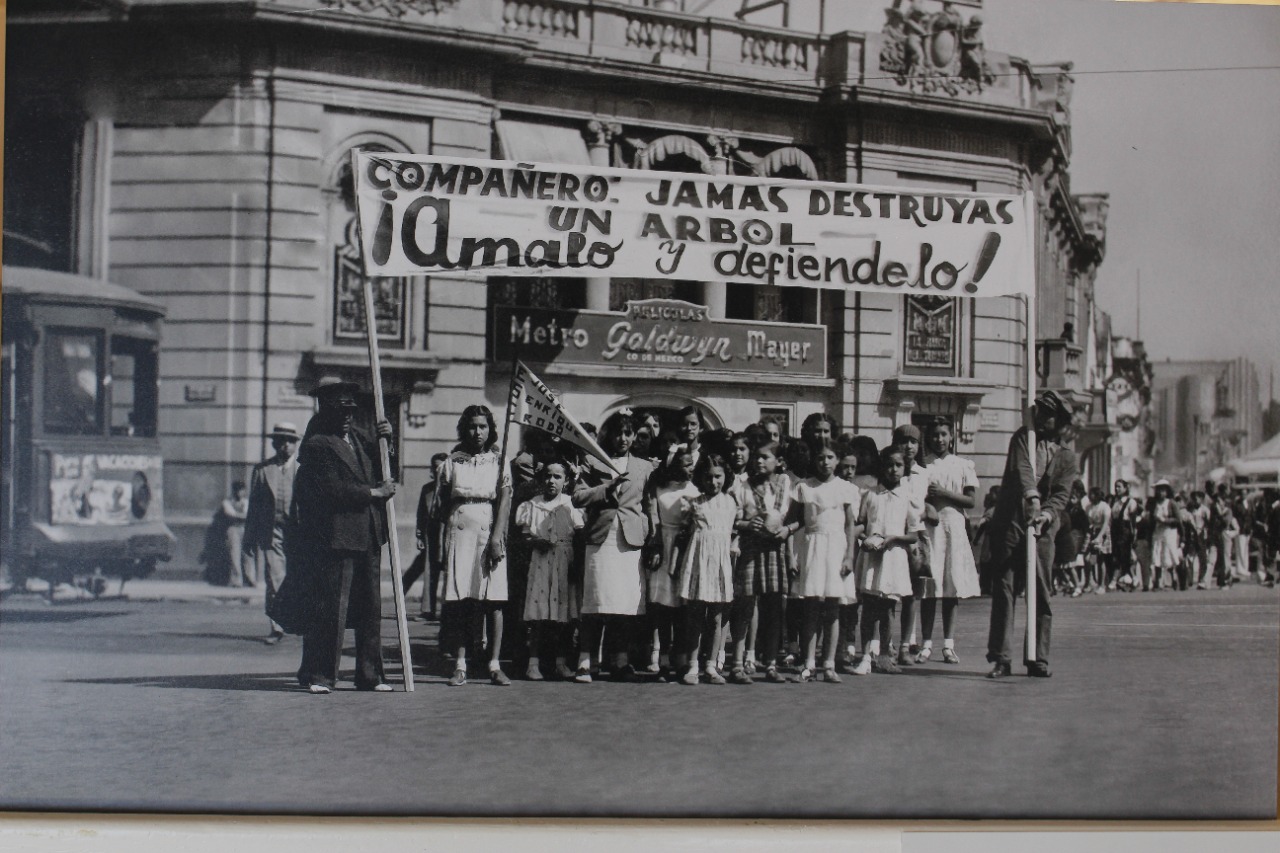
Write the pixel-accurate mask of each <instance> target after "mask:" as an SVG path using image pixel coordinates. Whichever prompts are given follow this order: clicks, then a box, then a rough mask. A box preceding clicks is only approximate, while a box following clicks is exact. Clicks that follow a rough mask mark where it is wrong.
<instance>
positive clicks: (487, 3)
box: [5, 0, 1111, 564]
mask: <svg viewBox="0 0 1280 853" xmlns="http://www.w3.org/2000/svg"><path fill="white" fill-rule="evenodd" d="M671 5H672V4H654V5H653V6H644V5H641V4H638V3H627V2H621V0H289V2H277V0H243V2H225V3H223V2H218V0H213V2H209V0H201V2H185V0H116V2H111V3H106V2H102V3H99V2H96V0H64V2H60V3H52V4H50V3H44V2H35V0H14V2H12V3H11V4H10V7H9V27H10V29H9V69H10V70H9V95H8V103H7V107H6V109H7V111H8V117H7V118H8V121H7V125H6V140H5V144H6V152H5V156H6V165H7V167H8V168H7V169H6V186H5V191H6V192H5V224H6V242H5V250H6V254H5V259H6V263H10V264H16V263H21V264H27V265H34V266H47V267H53V268H58V269H66V270H71V271H79V272H83V273H85V274H91V275H97V276H101V277H106V278H109V279H110V280H111V281H114V282H116V283H119V284H123V285H127V286H129V287H132V288H135V289H137V290H139V291H141V292H143V293H145V294H148V295H150V296H154V297H156V298H158V299H160V300H162V301H163V302H164V303H165V304H166V305H167V307H168V321H167V325H166V336H165V341H164V346H163V350H162V356H161V364H162V372H163V384H162V387H161V392H160V393H161V414H160V421H161V423H160V433H161V435H162V441H163V443H164V450H165V455H166V461H165V472H166V484H165V488H166V494H167V496H168V499H167V500H168V512H169V514H170V526H171V527H172V528H173V529H174V531H175V532H176V533H178V535H179V537H180V539H181V540H182V551H181V552H180V555H179V563H180V564H181V563H184V562H185V563H188V564H189V563H190V562H191V560H192V558H193V556H194V553H195V549H196V548H197V543H198V536H199V533H200V531H201V529H202V527H203V525H204V524H205V523H206V521H207V518H208V514H209V512H210V511H211V510H212V508H213V507H214V506H216V504H217V501H218V500H219V499H220V497H221V496H222V495H223V494H224V493H225V491H226V488H227V484H228V483H229V481H230V480H231V479H234V478H238V477H241V476H242V475H243V473H244V472H245V470H246V468H247V466H248V465H249V464H251V463H252V462H254V461H256V460H257V459H259V458H260V457H261V456H262V455H263V453H264V450H265V448H264V441H263V438H262V435H263V433H264V432H266V430H267V429H268V428H269V426H270V424H271V423H273V422H275V421H278V420H292V421H295V422H300V423H301V422H305V421H306V420H307V418H308V417H309V415H310V414H311V411H312V407H311V400H310V398H309V397H307V396H306V391H307V389H308V388H309V387H310V386H311V385H312V384H313V383H314V382H315V381H316V380H318V379H319V378H321V377H323V376H330V375H332V376H340V377H343V378H347V379H352V380H356V381H361V382H363V383H365V384H366V387H367V356H366V351H365V348H364V339H363V320H362V316H363V315H362V307H361V306H360V305H359V304H358V299H359V292H360V291H359V282H360V275H361V272H360V267H359V263H358V261H357V255H356V251H355V230H354V213H353V207H352V198H351V190H350V182H351V176H350V169H349V165H348V152H349V150H350V149H351V148H352V147H356V146H360V147H366V148H370V149H375V150H386V151H395V152H415V153H435V154H448V155H457V156H470V157H478V158H490V157H501V158H511V159H521V160H525V161H532V162H561V163H573V164H593V165H597V166H599V165H611V166H623V167H630V168H637V169H662V170H671V171H690V172H699V173H703V174H713V175H715V174H734V175H755V176H760V177H771V176H773V177H782V178H791V179H799V180H805V179H822V180H829V181H847V182H856V183H865V184H876V185H884V186H892V187H914V188H924V189H937V190H939V191H947V190H951V191H954V190H967V191H979V192H1021V191H1024V190H1028V189H1030V190H1032V191H1033V192H1034V193H1035V195H1036V198H1037V200H1038V209H1039V212H1040V217H1039V218H1040V223H1039V240H1040V245H1039V253H1040V257H1039V271H1038V279H1037V288H1038V293H1039V302H1038V304H1039V311H1038V314H1039V316H1038V325H1039V329H1040V341H1039V358H1038V361H1039V370H1040V376H1041V379H1040V381H1041V383H1042V384H1043V385H1047V386H1049V387H1057V388H1060V389H1063V390H1066V391H1069V392H1070V393H1071V394H1072V396H1073V397H1074V398H1076V399H1077V401H1078V402H1080V403H1081V404H1082V405H1084V406H1085V407H1086V410H1090V411H1091V414H1090V415H1089V417H1090V419H1091V423H1092V424H1093V427H1094V428H1092V429H1087V430H1085V431H1084V432H1083V433H1082V439H1081V440H1083V441H1087V442H1092V444H1090V446H1089V447H1085V448H1084V449H1083V450H1082V452H1084V453H1085V454H1086V455H1087V454H1088V453H1090V452H1092V451H1091V449H1090V448H1103V449H1102V450H1100V451H1097V452H1096V453H1095V457H1096V459H1097V460H1099V461H1098V462H1096V463H1095V465H1098V466H1101V465H1103V464H1109V463H1104V462H1103V461H1102V460H1108V459H1109V458H1110V456H1109V453H1108V452H1106V447H1105V446H1106V442H1107V441H1108V440H1109V436H1110V434H1111V433H1110V432H1109V431H1108V429H1107V428H1106V426H1105V420H1106V418H1105V413H1104V411H1103V410H1104V408H1105V405H1103V404H1102V403H1103V401H1104V399H1105V398H1104V389H1105V384H1106V382H1107V380H1108V378H1109V366H1108V363H1107V362H1108V357H1109V353H1110V345H1109V342H1108V341H1107V340H1106V335H1105V334H1101V331H1100V330H1101V329H1102V327H1103V326H1105V323H1104V321H1103V320H1102V319H1101V318H1100V314H1099V312H1098V311H1097V309H1096V306H1095V305H1094V302H1093V297H1094V292H1093V291H1094V277H1095V275H1096V270H1097V267H1098V265H1099V264H1100V263H1101V261H1102V258H1103V255H1104V247H1105V229H1106V197H1105V196H1087V197H1076V196H1073V195H1071V192H1070V187H1069V167H1070V154H1071V150H1070V127H1071V114H1070V89H1071V75H1070V67H1069V66H1037V65H1033V64H1031V63H1029V62H1027V61H1025V60H1022V59H1019V58H1018V57H1016V56H1014V55H1010V54H1007V53H1001V52H997V51H996V50H994V49H992V50H989V49H987V46H986V45H985V44H984V39H983V36H982V28H981V22H980V21H979V20H978V18H977V16H976V15H974V14H973V12H974V11H975V7H979V6H980V3H976V2H972V3H957V4H943V3H932V2H923V1H921V2H912V3H908V4H906V5H905V6H902V5H901V4H900V3H899V2H895V3H894V4H893V6H892V7H891V8H889V9H887V10H884V23H883V25H882V26H881V27H880V29H878V30H875V29H872V30H870V31H867V32H839V33H828V34H818V33H805V32H800V31H797V30H794V29H789V28H776V27H768V26H759V25H755V24H751V23H747V22H744V21H741V20H737V19H734V18H731V17H726V18H720V17H710V18H708V17H705V16H698V15H693V14H686V13H683V12H681V11H679V10H676V9H671V8H667V7H669V6H671ZM957 8H961V9H964V10H965V13H964V14H961V13H960V12H958V11H957ZM1002 47H1003V46H1002ZM1010 47H1014V46H1010ZM11 232H12V234H15V235H19V236H18V237H16V238H14V239H10V234H11ZM375 286H376V287H375V289H376V292H377V296H378V298H377V301H378V318H377V323H378V329H379V336H380V338H381V342H382V351H383V367H384V384H385V396H386V400H387V403H388V410H389V411H390V412H391V416H392V419H393V420H394V421H395V423H396V425H397V429H398V444H399V448H398V449H399V453H400V457H401V459H402V460H403V461H404V476H403V480H404V486H405V488H404V491H403V492H402V494H405V495H407V496H414V495H416V493H417V489H418V487H419V486H420V485H421V484H422V483H423V482H424V481H425V479H426V474H427V470H428V465H427V462H428V459H429V457H430V455H431V454H432V453H433V452H436V451H440V450H444V449H448V448H449V447H450V446H451V445H452V443H453V441H454V428H455V423H456V420H457V416H458V414H459V413H460V412H461V410H462V409H463V408H464V407H465V406H466V405H468V404H470V403H474V402H481V401H483V402H486V403H488V404H489V405H490V406H491V407H493V408H494V409H495V410H497V411H500V410H501V408H502V407H503V405H504V404H505V397H506V387H507V382H508V379H509V364H508V363H507V361H505V359H504V357H503V354H502V347H501V346H500V343H501V341H500V338H501V336H502V334H504V328H503V327H502V326H501V324H500V323H498V322H497V320H498V319H499V318H504V319H505V318H509V316H510V313H511V311H513V310H516V309H520V310H538V311H543V312H552V313H554V312H577V311H584V310H585V311H595V312H615V313H616V312H622V311H624V310H626V307H627V304H628V303H629V302H635V301H641V300H647V299H667V300H672V299H674V300H681V301H684V302H689V303H694V304H696V305H701V306H705V307H706V308H707V312H706V313H707V315H708V318H709V319H708V320H707V321H706V322H712V323H714V322H728V321H736V322H742V323H756V324H759V323H782V324H787V325H789V326H792V327H795V328H796V329H801V328H802V327H803V329H805V330H806V331H805V333H806V334H809V333H813V334H819V335H821V336H822V337H823V338H824V339H825V353H826V360H825V363H823V364H820V365H818V366H817V367H816V369H813V366H810V368H811V369H807V370H804V371H793V372H772V373H723V372H722V373H713V372H707V373H704V374H697V375H692V374H690V373H689V372H688V371H682V370H675V369H669V370H665V371H664V370H650V371H645V372H636V371H628V369H626V368H619V367H616V366H612V365H605V364H600V365H572V366H558V365H556V364H545V365H539V364H534V365H532V366H533V367H534V368H535V369H536V370H540V371H542V372H543V373H544V378H545V379H546V380H547V381H548V382H549V384H551V385H552V386H553V387H554V388H555V389H556V390H557V391H558V392H559V393H560V394H561V397H562V399H563V401H564V403H565V404H566V405H567V406H568V408H569V409H570V410H571V411H573V412H574V413H575V414H576V415H577V416H578V417H579V418H580V419H583V420H590V421H596V422H599V420H601V419H602V418H603V417H604V416H605V415H606V414H607V413H608V412H610V411H613V410H615V409H617V408H618V407H621V406H624V405H628V406H632V407H651V408H658V409H675V408H678V407H679V406H682V405H686V404H688V403H694V404H697V405H698V406H700V407H701V408H702V409H703V411H704V412H706V414H707V415H708V418H709V420H711V422H712V423H713V424H715V425H717V426H719V425H726V426H732V427H736V428H740V427H742V426H743V425H745V424H747V423H749V422H751V421H754V420H756V419H758V418H760V417H761V416H762V415H773V416H775V417H779V418H781V419H784V420H785V421H786V422H787V423H788V424H789V425H790V427H791V429H792V430H793V431H795V430H797V429H798V425H799V423H800V422H801V421H802V420H803V419H804V418H805V417H806V416H807V415H809V414H811V413H813V412H816V411H820V410H826V411H828V412H830V413H832V414H833V415H834V416H835V417H836V418H837V420H838V421H839V422H840V424H841V425H842V428H843V429H844V430H846V431H849V432H854V433H865V434H869V435H871V436H872V437H874V438H875V439H876V440H877V441H878V442H883V441H885V440H887V438H888V436H889V434H890V431H891V430H892V429H893V427H894V426H896V425H898V424H902V423H909V422H912V421H920V420H921V419H924V418H933V417H948V418H951V419H952V420H953V421H954V423H955V424H956V427H957V433H958V436H959V445H958V447H957V450H958V452H960V453H961V454H962V455H966V456H969V457H972V458H974V459H975V461H976V462H977V466H978V471H979V474H980V475H981V477H982V479H983V489H984V491H985V489H986V487H987V486H989V485H990V484H993V483H994V482H996V481H997V480H998V478H999V475H1000V471H1001V468H1002V465H1003V460H1004V454H1005V450H1006V448H1007V443H1008V439H1009V436H1010V434H1011V433H1012V431H1013V430H1014V429H1016V428H1017V426H1018V425H1019V424H1020V422H1021V406H1022V402H1021V397H1022V383H1023V376H1024V370H1025V333H1026V327H1025V322H1024V307H1023V304H1022V302H1021V301H1020V300H1018V299H1013V298H999V299H990V300H985V299H984V300H978V301H974V300H963V299H950V300H948V299H944V298H937V297H927V296H905V297H904V296H898V295H889V294H861V293H844V292H841V291H835V290H828V291H813V290H798V289H785V290H784V289H782V288H775V287H766V286H758V287H756V286H752V285H747V284H743V285H733V284H729V285H724V284H716V283H705V282H694V281H690V282H662V281H656V280H655V281H649V280H620V279H614V280H606V279H599V280H590V279H588V280H570V279H546V280H540V281H537V282H511V281H505V280H502V279H499V278H494V279H490V280H489V282H488V283H477V282H474V281H463V280H454V279H450V278H449V277H448V276H434V277H431V278H430V279H424V278H420V277H415V278H404V279H379V280H377V281H376V282H375ZM1092 410H1096V411H1092ZM1095 457H1089V458H1095ZM1105 476H1109V474H1107V475H1105ZM410 501H412V497H410ZM408 515H409V513H402V516H401V517H402V518H405V517H406V516H408ZM403 533H404V531H402V534H403ZM409 533H410V534H411V531H409Z"/></svg>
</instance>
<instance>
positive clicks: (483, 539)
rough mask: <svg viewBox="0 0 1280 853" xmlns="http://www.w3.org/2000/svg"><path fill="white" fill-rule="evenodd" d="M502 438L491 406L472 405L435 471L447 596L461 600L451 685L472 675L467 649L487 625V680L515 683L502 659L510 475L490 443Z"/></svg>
mask: <svg viewBox="0 0 1280 853" xmlns="http://www.w3.org/2000/svg"><path fill="white" fill-rule="evenodd" d="M497 440H498V438H497V430H496V429H495V425H494V422H493V412H491V411H489V408H488V407H487V406H468V407H467V408H466V409H464V410H463V412H462V417H460V418H459V419H458V449H456V450H455V451H454V452H453V453H452V454H450V455H449V458H448V459H446V460H445V461H444V464H442V465H441V466H440V476H439V477H438V478H437V479H436V505H437V506H441V507H444V519H445V521H444V552H443V553H444V571H445V601H446V602H456V605H455V607H454V611H455V613H454V615H455V617H456V622H455V623H454V624H455V625H456V636H457V637H458V647H457V648H458V657H457V664H456V667H455V669H454V673H453V677H452V678H450V679H449V684H450V685H451V686H454V687H457V686H460V685H463V684H466V683H467V650H468V649H470V650H472V651H476V652H478V651H479V649H480V645H481V642H482V640H481V638H482V637H483V636H485V629H486V628H487V629H488V633H487V636H488V640H489V680H490V681H491V682H492V683H493V684H495V685H499V686H506V685H509V684H510V683H511V680H510V679H508V678H507V676H506V675H505V674H504V673H503V672H502V667H501V666H499V664H498V653H499V650H500V649H501V648H502V605H503V604H504V603H505V602H506V600H507V564H506V539H507V520H508V519H509V518H510V515H511V513H510V510H509V507H510V505H511V476H510V475H509V474H508V473H507V472H506V471H504V470H503V468H502V460H501V459H500V458H499V457H498V454H497V453H496V452H495V451H494V449H493V446H494V445H495V444H496V443H497ZM499 475H501V479H499ZM486 620H487V621H488V624H487V625H486ZM451 621H453V620H451Z"/></svg>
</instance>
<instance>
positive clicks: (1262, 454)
mask: <svg viewBox="0 0 1280 853" xmlns="http://www.w3.org/2000/svg"><path fill="white" fill-rule="evenodd" d="M1227 468H1228V469H1229V470H1230V471H1231V474H1232V475H1233V476H1234V477H1235V485H1236V488H1249V489H1262V488H1272V489H1274V488H1280V435H1277V436H1275V437H1274V438H1272V439H1271V440H1270V441H1267V442H1263V444H1261V445H1260V446H1259V447H1256V448H1254V449H1253V450H1252V451H1251V452H1249V453H1247V454H1245V455H1244V456H1242V457H1240V458H1239V459H1232V460H1231V461H1230V462H1228V463H1227Z"/></svg>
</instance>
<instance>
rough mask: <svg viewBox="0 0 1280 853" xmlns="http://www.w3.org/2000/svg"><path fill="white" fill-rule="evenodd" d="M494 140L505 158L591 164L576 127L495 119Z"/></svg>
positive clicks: (527, 161)
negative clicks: (496, 139)
mask: <svg viewBox="0 0 1280 853" xmlns="http://www.w3.org/2000/svg"><path fill="white" fill-rule="evenodd" d="M498 142H499V144H500V145H501V146H502V156H503V157H504V158H506V159H508V160H520V161H522V162H526V163H570V164H573V165H577V166H590V165H591V156H590V154H588V153H587V141H586V140H585V139H583V138H582V132H581V131H580V130H578V129H577V128H572V127H559V126H556V125H550V124H533V123H532V122H527V121H513V120H511V119H499V120H498Z"/></svg>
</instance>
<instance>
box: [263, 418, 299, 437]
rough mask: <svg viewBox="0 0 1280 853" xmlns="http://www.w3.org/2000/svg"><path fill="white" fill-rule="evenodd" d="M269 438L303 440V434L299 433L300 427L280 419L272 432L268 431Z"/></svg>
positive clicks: (272, 428)
mask: <svg viewBox="0 0 1280 853" xmlns="http://www.w3.org/2000/svg"><path fill="white" fill-rule="evenodd" d="M267 438H287V439H289V440H291V441H302V436H301V435H299V434H298V428H297V427H296V426H294V425H293V424H291V423H289V422H288V421H280V422H279V423H277V424H275V425H274V426H272V427H271V432H269V433H267Z"/></svg>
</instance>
